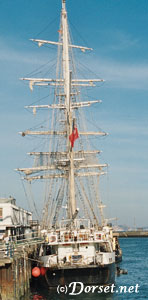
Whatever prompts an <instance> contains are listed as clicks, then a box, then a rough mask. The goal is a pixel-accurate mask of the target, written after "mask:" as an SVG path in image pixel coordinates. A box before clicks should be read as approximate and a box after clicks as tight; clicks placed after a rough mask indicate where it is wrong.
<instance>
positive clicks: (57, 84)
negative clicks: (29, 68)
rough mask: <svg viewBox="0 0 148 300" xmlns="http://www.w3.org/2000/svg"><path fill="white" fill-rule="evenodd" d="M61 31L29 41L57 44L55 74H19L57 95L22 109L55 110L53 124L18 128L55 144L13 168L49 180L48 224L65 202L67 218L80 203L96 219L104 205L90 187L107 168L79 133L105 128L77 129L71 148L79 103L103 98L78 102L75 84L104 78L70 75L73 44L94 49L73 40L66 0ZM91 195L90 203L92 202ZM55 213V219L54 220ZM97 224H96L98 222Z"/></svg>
mask: <svg viewBox="0 0 148 300" xmlns="http://www.w3.org/2000/svg"><path fill="white" fill-rule="evenodd" d="M59 34H60V35H59V41H58V42H53V41H47V40H39V39H31V40H32V41H33V42H37V44H38V46H39V47H41V46H42V45H44V44H45V45H46V44H51V45H55V46H58V48H59V49H58V51H59V52H58V64H57V76H56V78H55V79H54V78H41V77H37V78H35V77H33V78H32V77H29V78H28V77H24V78H21V80H25V81H28V82H29V87H30V89H31V91H33V89H34V88H35V87H36V86H39V87H54V88H55V96H56V97H55V101H54V102H53V103H52V104H49V103H48V104H41V105H29V106H25V108H27V109H28V108H29V109H32V111H33V114H34V115H35V114H36V112H37V110H39V109H53V111H54V112H55V113H53V120H54V122H52V123H51V128H48V130H38V129H37V130H35V131H34V130H25V131H22V132H20V134H21V135H22V136H23V137H25V136H27V135H30V136H43V137H44V136H51V138H52V139H54V141H55V143H52V145H53V147H51V148H50V147H49V151H47V150H46V151H47V152H42V151H41V152H30V153H29V154H30V155H32V156H33V157H34V165H33V167H32V168H18V169H16V170H17V171H19V172H23V173H24V174H25V177H23V178H22V179H24V180H25V181H26V182H28V183H29V184H31V182H32V181H36V180H39V181H40V180H43V181H44V180H47V185H48V187H49V190H48V191H47V190H46V192H47V195H48V196H47V197H48V199H47V197H46V199H45V204H44V208H45V209H44V213H43V219H44V221H45V222H44V223H46V225H47V226H49V227H50V226H51V225H52V224H53V223H54V224H55V222H57V220H58V218H59V219H60V217H61V216H60V212H61V209H62V208H63V207H62V204H63V203H64V205H66V207H67V209H66V211H65V212H66V214H67V217H68V219H71V220H72V222H73V221H74V219H75V218H76V216H77V214H78V209H77V205H78V206H79V204H80V203H81V204H80V205H81V206H80V209H81V210H80V214H81V213H83V212H84V211H86V210H87V211H88V212H89V215H90V219H91V218H92V220H93V219H95V220H97V218H96V217H95V216H97V211H98V207H99V209H100V210H101V208H102V203H101V205H100V203H99V202H98V204H99V205H97V201H94V200H92V199H95V200H96V198H97V199H98V201H99V197H98V196H97V194H96V193H95V194H94V195H95V197H93V195H92V194H91V191H92V188H93V187H95V185H96V178H99V176H100V175H104V174H105V172H102V169H103V168H104V167H106V166H107V165H106V164H100V163H96V160H95V159H94V158H95V157H96V154H99V153H100V152H101V151H100V150H96V151H94V150H93V151H92V150H91V149H88V150H85V151H84V149H83V147H82V144H81V136H82V137H83V136H88V137H89V136H106V135H107V133H106V132H102V131H100V130H99V131H96V132H94V131H90V132H87V131H86V130H85V127H84V126H82V127H80V128H79V137H80V150H77V151H74V150H73V149H74V148H73V144H72V138H71V137H73V136H74V135H75V132H77V121H76V119H75V114H77V113H78V110H79V109H80V110H81V109H83V107H89V106H91V105H92V104H96V103H101V102H102V101H101V100H91V101H84V100H85V99H84V100H83V99H81V102H80V99H79V97H78V101H77V97H76V96H78V92H77V88H76V87H78V86H81V87H94V86H95V83H98V82H103V81H104V80H103V79H99V78H97V79H96V78H95V79H84V78H83V79H80V78H78V79H77V78H74V76H72V71H71V69H72V70H73V58H72V56H71V52H72V49H73V48H76V49H79V50H81V51H82V52H85V51H86V50H92V48H87V47H84V46H78V45H73V44H71V40H70V35H69V29H68V21H67V11H66V0H62V10H61V22H60V30H59ZM59 54H60V55H59ZM60 63H61V64H60ZM60 66H61V67H60ZM55 115H56V118H55ZM59 116H60V117H59ZM61 117H62V118H61ZM60 118H61V119H60ZM61 122H62V124H63V125H62V126H61V127H59V124H61ZM41 128H42V127H41ZM59 128H60V129H59ZM81 130H82V131H81ZM56 137H57V139H56ZM77 137H78V132H77ZM63 139H64V143H63V144H62V145H61V144H60V142H58V143H57V140H58V141H62V140H63ZM61 146H62V147H61ZM56 147H57V148H56ZM78 149H79V148H78ZM60 150H62V151H60ZM81 178H82V182H81ZM85 178H86V180H85ZM87 178H88V179H91V180H90V183H89V182H88V179H87ZM57 182H58V183H59V182H62V185H61V186H60V185H59V186H57ZM83 182H85V185H86V187H87V188H86V191H85V190H84V187H83ZM66 183H67V184H66ZM97 186H98V184H97ZM52 187H53V189H52ZM61 187H62V188H61ZM75 194H76V195H75ZM76 199H77V202H76ZM90 199H91V201H92V202H91V201H90ZM79 201H80V203H79ZM93 201H94V203H93ZM54 214H55V217H54V218H53V215H54ZM64 214H65V213H64ZM48 216H49V217H48ZM59 216H60V217H59ZM64 217H65V216H64ZM49 218H50V220H49ZM101 219H102V215H101ZM96 222H97V223H98V221H96Z"/></svg>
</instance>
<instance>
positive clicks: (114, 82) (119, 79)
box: [92, 57, 148, 90]
mask: <svg viewBox="0 0 148 300" xmlns="http://www.w3.org/2000/svg"><path fill="white" fill-rule="evenodd" d="M92 65H93V69H94V70H96V72H98V71H99V73H100V74H101V75H102V76H103V77H104V78H105V80H106V81H107V85H106V87H118V88H121V87H122V88H131V89H144V90H147V89H148V64H144V63H135V64H132V63H130V62H128V61H127V62H124V61H121V62H117V61H115V60H106V59H104V58H100V57H96V58H95V60H94V61H92Z"/></svg>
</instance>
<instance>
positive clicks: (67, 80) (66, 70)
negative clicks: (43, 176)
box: [61, 0, 76, 218]
mask: <svg viewBox="0 0 148 300" xmlns="http://www.w3.org/2000/svg"><path fill="white" fill-rule="evenodd" d="M65 4H66V0H62V24H61V25H62V28H61V30H62V33H63V77H64V93H65V106H66V122H67V152H68V158H69V203H68V218H72V216H74V214H75V212H76V199H75V183H74V162H73V151H72V147H71V144H70V140H69V136H70V134H71V133H72V130H73V119H72V111H71V105H70V102H71V99H70V97H71V96H70V90H71V74H72V73H71V72H70V67H69V34H68V22H67V12H66V5H65Z"/></svg>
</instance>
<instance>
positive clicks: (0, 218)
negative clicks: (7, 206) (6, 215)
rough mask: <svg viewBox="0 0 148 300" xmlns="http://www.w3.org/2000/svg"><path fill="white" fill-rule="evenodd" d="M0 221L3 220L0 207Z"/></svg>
mask: <svg viewBox="0 0 148 300" xmlns="http://www.w3.org/2000/svg"><path fill="white" fill-rule="evenodd" d="M0 221H3V208H0Z"/></svg>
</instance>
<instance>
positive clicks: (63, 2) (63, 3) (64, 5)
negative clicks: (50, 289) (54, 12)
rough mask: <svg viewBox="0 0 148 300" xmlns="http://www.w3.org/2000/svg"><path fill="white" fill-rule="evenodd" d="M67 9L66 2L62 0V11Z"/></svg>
mask: <svg viewBox="0 0 148 300" xmlns="http://www.w3.org/2000/svg"><path fill="white" fill-rule="evenodd" d="M65 8H66V0H62V9H65Z"/></svg>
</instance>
